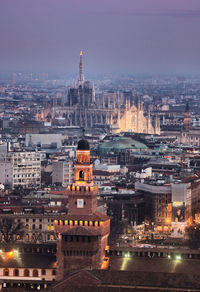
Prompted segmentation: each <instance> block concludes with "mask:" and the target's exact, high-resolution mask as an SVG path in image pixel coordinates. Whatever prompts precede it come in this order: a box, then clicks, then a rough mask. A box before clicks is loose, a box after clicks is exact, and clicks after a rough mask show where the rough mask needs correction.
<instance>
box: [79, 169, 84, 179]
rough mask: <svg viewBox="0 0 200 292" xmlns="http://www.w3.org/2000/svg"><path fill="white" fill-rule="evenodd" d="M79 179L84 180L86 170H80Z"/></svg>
mask: <svg viewBox="0 0 200 292" xmlns="http://www.w3.org/2000/svg"><path fill="white" fill-rule="evenodd" d="M79 180H84V171H83V170H81V171H79Z"/></svg>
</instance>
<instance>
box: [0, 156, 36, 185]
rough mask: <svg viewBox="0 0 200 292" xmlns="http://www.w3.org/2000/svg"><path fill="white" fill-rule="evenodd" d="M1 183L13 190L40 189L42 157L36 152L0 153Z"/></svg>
mask: <svg viewBox="0 0 200 292" xmlns="http://www.w3.org/2000/svg"><path fill="white" fill-rule="evenodd" d="M0 169H1V171H0V183H2V184H6V185H9V186H10V187H11V188H12V189H14V188H15V187H17V186H21V187H23V188H39V187H40V185H41V155H40V153H39V152H35V151H16V152H14V151H13V152H3V153H0Z"/></svg>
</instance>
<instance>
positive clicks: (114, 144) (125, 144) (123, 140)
mask: <svg viewBox="0 0 200 292" xmlns="http://www.w3.org/2000/svg"><path fill="white" fill-rule="evenodd" d="M126 149H135V150H139V149H148V147H147V146H146V145H145V144H144V143H141V142H139V141H136V140H134V139H132V138H129V137H116V138H115V139H114V140H112V141H109V142H104V143H103V144H101V145H100V147H99V150H100V152H109V151H113V152H119V151H121V150H122V151H123V150H126Z"/></svg>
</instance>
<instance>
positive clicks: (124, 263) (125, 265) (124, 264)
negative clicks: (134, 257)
mask: <svg viewBox="0 0 200 292" xmlns="http://www.w3.org/2000/svg"><path fill="white" fill-rule="evenodd" d="M130 260H131V258H127V257H125V258H124V259H123V263H122V266H121V268H120V270H121V271H124V270H126V267H127V265H128V262H129V261H130Z"/></svg>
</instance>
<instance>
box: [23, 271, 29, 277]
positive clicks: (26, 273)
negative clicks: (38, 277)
mask: <svg viewBox="0 0 200 292" xmlns="http://www.w3.org/2000/svg"><path fill="white" fill-rule="evenodd" d="M29 274H30V273H29V270H28V269H25V270H24V277H29Z"/></svg>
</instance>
